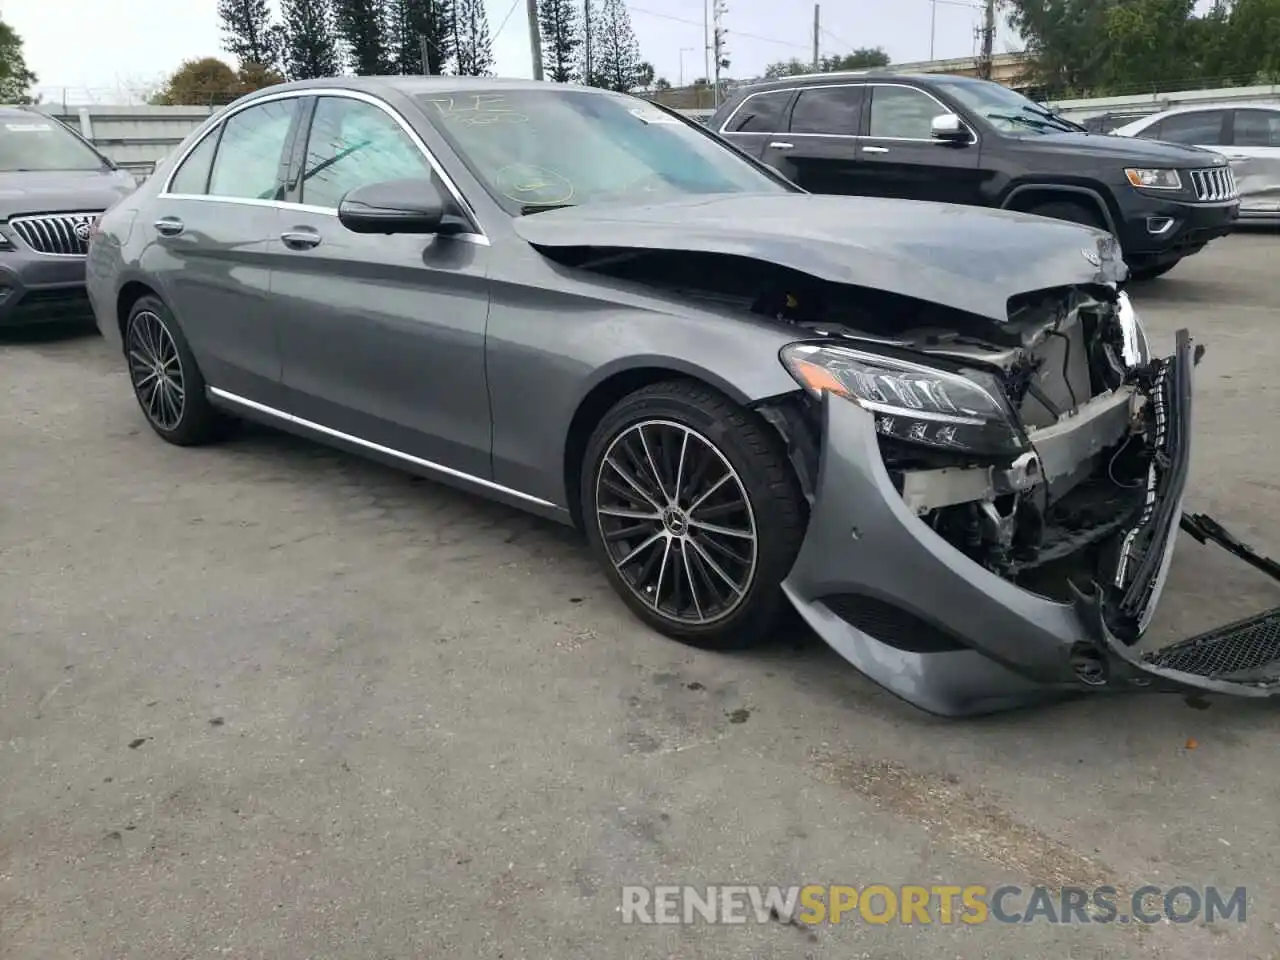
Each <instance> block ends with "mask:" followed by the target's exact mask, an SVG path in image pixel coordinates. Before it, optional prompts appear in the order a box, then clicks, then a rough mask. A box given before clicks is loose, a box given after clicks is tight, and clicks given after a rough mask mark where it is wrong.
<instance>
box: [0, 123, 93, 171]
mask: <svg viewBox="0 0 1280 960" xmlns="http://www.w3.org/2000/svg"><path fill="white" fill-rule="evenodd" d="M103 167H104V164H103V162H102V158H101V157H99V156H98V155H97V154H96V153H94V151H93V150H92V149H91V148H90V147H88V146H87V145H86V144H85V143H84V142H83V141H82V140H80V138H78V137H77V136H76V135H75V134H74V133H72V132H71V131H70V130H68V129H67V128H66V127H64V126H63V125H62V124H61V123H59V122H58V121H57V120H50V119H47V118H44V117H32V118H31V119H29V120H28V119H27V118H25V117H12V116H9V117H0V173H18V172H21V171H27V170H47V171H53V170H101V169H103Z"/></svg>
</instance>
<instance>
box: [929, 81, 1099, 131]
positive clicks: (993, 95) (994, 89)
mask: <svg viewBox="0 0 1280 960" xmlns="http://www.w3.org/2000/svg"><path fill="white" fill-rule="evenodd" d="M937 85H938V86H939V87H941V88H942V90H943V91H945V92H946V93H949V94H951V96H953V97H955V98H956V99H957V100H959V101H960V102H961V103H962V104H964V105H965V106H966V107H968V108H969V109H970V110H972V111H973V112H974V113H976V114H978V115H979V116H981V117H983V118H984V119H985V120H986V121H987V123H989V124H990V125H991V126H993V127H995V128H996V129H997V130H1000V131H1003V132H1005V133H1020V134H1038V133H1063V132H1066V131H1078V130H1080V129H1081V127H1080V126H1079V125H1077V124H1074V123H1072V122H1071V121H1069V120H1067V119H1065V118H1064V117H1059V116H1058V115H1057V114H1055V113H1054V112H1053V111H1052V110H1050V109H1049V108H1048V107H1046V106H1044V105H1043V104H1039V103H1036V102H1035V101H1034V100H1031V99H1028V98H1027V97H1024V96H1023V95H1022V94H1020V93H1018V92H1017V91H1016V90H1010V89H1009V88H1008V87H1006V86H1003V85H1002V84H999V83H993V82H991V81H989V80H956V79H948V80H942V81H937Z"/></svg>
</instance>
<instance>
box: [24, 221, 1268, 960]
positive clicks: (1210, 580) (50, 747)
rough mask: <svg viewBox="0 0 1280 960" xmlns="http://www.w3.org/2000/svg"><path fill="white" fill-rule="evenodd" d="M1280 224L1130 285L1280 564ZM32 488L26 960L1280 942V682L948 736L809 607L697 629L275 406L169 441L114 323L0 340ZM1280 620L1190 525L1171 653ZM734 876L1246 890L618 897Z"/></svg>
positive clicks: (1037, 715)
mask: <svg viewBox="0 0 1280 960" xmlns="http://www.w3.org/2000/svg"><path fill="white" fill-rule="evenodd" d="M1277 249H1280V237H1278V236H1276V235H1274V234H1265V233H1261V234H1248V235H1242V236H1236V237H1232V238H1229V239H1228V240H1226V241H1222V242H1219V243H1217V244H1215V245H1214V246H1213V247H1212V248H1211V249H1209V250H1208V251H1206V252H1205V253H1203V254H1201V255H1199V256H1197V257H1194V258H1192V259H1191V260H1188V261H1187V262H1185V263H1184V264H1182V265H1180V266H1179V267H1178V268H1177V270H1175V271H1174V272H1173V273H1171V274H1170V275H1169V276H1168V277H1166V278H1164V279H1161V280H1158V281H1155V282H1153V283H1151V284H1148V285H1147V286H1146V287H1144V288H1142V289H1140V290H1138V291H1136V293H1135V301H1136V303H1137V305H1138V307H1139V309H1140V310H1141V311H1142V313H1143V315H1144V316H1145V318H1146V320H1147V322H1148V324H1149V326H1150V327H1151V329H1152V332H1153V334H1154V336H1155V340H1156V343H1157V346H1159V347H1162V348H1169V347H1171V345H1172V339H1173V332H1174V330H1175V329H1176V328H1177V327H1179V326H1182V325H1185V326H1188V327H1190V328H1191V330H1192V332H1193V334H1194V335H1195V336H1196V337H1197V339H1198V340H1199V341H1200V342H1202V343H1205V344H1206V345H1207V347H1208V353H1207V355H1206V357H1205V359H1204V362H1203V364H1202V365H1201V367H1200V368H1199V372H1198V388H1197V389H1198V394H1197V406H1196V423H1195V441H1196V449H1195V462H1194V469H1193V475H1192V479H1191V486H1190V494H1189V499H1188V508H1189V509H1191V510H1195V511H1203V512H1208V513H1210V514H1212V515H1214V516H1216V517H1217V518H1218V519H1220V520H1221V521H1222V522H1224V523H1225V524H1227V525H1228V527H1230V528H1231V529H1233V530H1234V531H1235V532H1237V533H1238V534H1240V535H1241V536H1243V537H1244V538H1246V539H1248V540H1252V541H1253V542H1254V543H1256V544H1257V545H1258V546H1259V548H1261V549H1263V550H1264V551H1265V552H1267V553H1270V554H1271V555H1273V556H1280V509H1277V507H1280V432H1277V428H1276V415H1277V413H1280V387H1278V386H1277V374H1276V370H1277V367H1278V366H1280V347H1277V338H1276V325H1277V323H1280V293H1278V292H1277V281H1276V264H1277V262H1280V261H1278V260H1277ZM0 491H2V493H3V495H2V496H0V612H2V613H3V624H4V627H5V629H4V632H3V635H0V957H3V958H21V960H37V958H59V960H63V958H81V957H83V958H153V957H154V958H175V960H178V958H204V957H214V956H229V957H235V958H257V957H262V958H270V960H291V958H359V960H374V958H377V960H382V958H397V960H399V958H423V957H446V956H447V957H467V958H495V960H496V958H501V960H517V958H531V960H532V958H539V960H548V958H554V960H574V958H583V960H609V958H625V960H649V958H655V960H656V958H669V957H681V958H686V957H697V958H708V960H718V958H726V960H729V958H732V960H741V958H746V957H750V958H754V960H770V958H779V960H784V958H785V960H793V958H795V960H799V958H833V960H836V958H838V960H857V958H875V960H899V958H901V960H907V958H911V960H916V958H921V957H929V958H940V960H949V958H952V957H954V958H963V960H969V958H973V960H977V958H1006V957H1007V958H1010V960H1015V958H1016V960H1025V958H1029V957H1050V956H1052V957H1059V958H1068V957H1070V958H1085V957H1108V958H1110V957H1117V958H1119V957H1137V956H1151V957H1169V958H1187V960H1191V958H1195V960H1203V958H1205V957H1209V956H1221V957H1232V958H1242V960H1243V958H1253V957H1275V956H1280V935H1278V933H1277V931H1280V882H1278V881H1277V871H1278V869H1280V853H1278V849H1277V840H1278V839H1280V822H1278V820H1277V817H1276V815H1275V799H1276V797H1277V795H1278V794H1280V764H1277V762H1276V761H1277V757H1278V756H1280V749H1278V748H1277V738H1276V727H1277V725H1278V721H1280V703H1275V704H1272V703H1265V702H1263V703H1255V702H1244V701H1238V700H1235V701H1231V700H1222V699H1213V698H1210V699H1209V700H1194V699H1193V700H1190V701H1187V700H1184V699H1182V698H1180V697H1173V696H1160V697H1152V696H1142V697H1137V696H1135V697H1121V698H1114V699H1111V698H1108V699H1102V698H1094V699H1085V700H1080V701H1073V702H1069V703H1060V704H1056V705H1050V706H1045V707H1043V708H1036V709H1031V710H1025V711H1021V712H1018V713H1012V714H1005V715H1001V716H998V717H993V718H987V719H984V720H979V721H964V722H956V721H943V720H938V719H934V718H930V717H928V716H925V715H923V714H920V713H918V712H916V711H914V710H913V709H912V708H910V707H908V706H906V705H904V704H902V703H900V702H899V701H897V700H895V699H894V698H893V697H891V696H889V695H888V694H886V693H884V692H883V691H881V690H880V689H879V688H877V687H876V686H874V685H873V684H871V683H870V682H868V681H866V680H865V679H863V678H861V677H860V676H859V675H858V674H857V673H856V672H855V671H854V670H853V669H852V668H851V667H849V666H847V665H846V664H845V663H844V662H843V661H842V660H840V659H839V658H838V657H836V656H835V655H834V654H833V653H831V652H830V651H828V650H827V649H826V648H825V647H824V646H823V645H822V644H821V643H820V642H819V641H817V640H816V639H814V638H813V637H812V636H811V635H808V634H806V633H805V632H804V631H803V630H800V629H798V628H797V629H795V630H792V631H788V632H786V633H785V634H784V635H781V636H779V637H778V638H777V639H776V642H775V643H774V644H772V645H771V646H769V647H768V648H766V649H762V650H759V651H755V652H751V653H742V654H735V655H715V654H709V653H701V652H696V651H693V650H690V649H686V648H684V647H681V646H679V645H676V644H674V643H672V642H669V641H666V640H663V639H661V638H659V637H658V636H656V635H654V634H651V633H649V632H648V631H646V630H645V629H643V628H642V627H641V626H640V625H639V624H638V623H636V622H635V621H634V620H633V619H631V618H630V617H629V616H628V615H627V614H626V612H625V611H624V609H623V607H622V604H621V603H620V602H619V601H618V600H617V599H615V597H614V596H613V595H612V593H611V592H610V590H609V589H608V587H607V586H606V584H605V581H604V579H603V578H602V576H601V575H600V574H599V573H597V572H596V570H595V569H594V567H593V565H592V563H591V562H590V560H589V558H588V556H587V554H586V551H585V549H584V548H583V547H582V546H581V545H580V544H579V543H578V541H577V540H576V539H575V537H574V536H573V535H572V534H571V533H570V532H567V531H565V530H562V529H560V528H557V527H555V526H553V525H550V524H547V523H544V522H542V521H539V520H535V519H531V518H528V517H526V516H523V515H521V514H518V513H516V512H514V511H512V510H509V509H506V508H504V507H499V506H495V505H492V504H489V503H486V502H484V501H481V500H478V499H476V498H473V497H470V496H466V495H463V494H460V493H456V492H453V491H451V490H449V489H446V488H443V487H440V486H437V485H434V484H432V483H429V482H423V481H418V480H414V479H411V478H410V477H408V476H405V475H403V474H400V473H396V472H394V471H392V470H389V469H384V468H383V467H381V466H377V465H373V464H369V463H367V462H364V461H361V460H358V459H356V458H354V457H351V456H347V455H345V454H340V453H335V452H332V451H329V450H327V449H325V448H323V447H320V446H317V445H313V444H310V443H307V442H304V441H301V440H297V439H292V438H289V437H286V436H284V435H281V434H276V433H272V432H269V431H265V430H249V431H246V432H245V433H243V434H242V435H240V436H239V437H237V438H236V439H234V440H233V441H232V442H229V443H227V444H225V445H222V446H220V447H214V448H208V449H200V450H180V449H176V448H173V447H170V446H168V445H166V444H164V443H162V442H160V441H159V440H158V439H157V438H156V437H154V436H153V435H152V434H151V432H150V431H149V430H148V429H147V427H146V426H145V425H144V423H143V421H142V417H141V414H140V413H139V411H138V410H137V408H136V405H135V403H134V401H133V399H132V397H131V395H130V392H129V389H128V383H127V380H126V376H125V374H124V372H123V366H122V363H121V362H119V359H118V358H117V357H116V356H114V355H112V353H111V351H109V350H108V349H107V347H106V345H105V344H104V342H103V341H102V340H100V339H99V338H98V337H97V336H96V334H92V333H84V332H80V333H75V332H55V331H45V332H42V333H39V334H27V335H12V334H11V335H9V336H8V337H7V338H5V339H3V340H0ZM1277 604H1280V584H1275V583H1272V582H1270V581H1268V580H1266V579H1265V578H1263V577H1262V576H1261V575H1259V574H1258V573H1256V572H1254V571H1252V570H1250V569H1249V568H1247V567H1246V566H1244V565H1243V564H1242V563H1240V562H1239V561H1237V560H1235V559H1234V558H1232V557H1230V556H1228V555H1227V554H1225V553H1223V552H1222V551H1220V550H1217V549H1216V548H1212V547H1203V546H1200V545H1199V544H1196V543H1195V542H1194V541H1191V540H1188V539H1187V538H1186V537H1183V542H1182V543H1181V545H1180V549H1179V553H1178V555H1177V558H1176V562H1175V564H1174V569H1173V573H1172V575H1171V579H1170V583H1169V587H1168V590H1167V593H1166V597H1165V601H1164V604H1163V607H1162V610H1161V613H1160V615H1159V617H1158V620H1157V623H1156V624H1155V627H1154V638H1155V639H1156V640H1157V641H1161V640H1167V639H1170V638H1172V637H1174V636H1178V635H1186V634H1189V633H1192V632H1198V631H1200V630H1202V629H1204V628H1206V627H1208V626H1210V625H1213V624H1215V623H1218V622H1223V621H1227V620H1230V619H1235V618H1237V617H1239V616H1242V615H1244V614H1247V613H1251V612H1254V611H1257V610H1262V609H1265V608H1269V607H1273V606H1276V605H1277ZM734 883H742V884H770V883H776V884H782V885H791V884H804V883H832V884H849V885H854V886H857V887H864V886H866V885H868V884H873V883H885V884H889V885H893V886H896V885H901V884H919V885H923V886H926V887H931V886H935V885H939V884H948V885H957V886H967V885H986V886H987V887H989V888H994V887H996V886H999V885H1001V884H1015V885H1021V886H1023V887H1030V886H1031V885H1034V884H1047V885H1050V886H1053V887H1059V886H1062V885H1064V884H1069V885H1081V886H1085V887H1094V886H1096V885H1099V884H1104V885H1106V884H1109V885H1115V886H1117V887H1119V888H1122V889H1124V890H1133V889H1136V888H1137V887H1139V886H1141V885H1143V884H1152V885H1156V886H1159V887H1162V888H1164V889H1166V890H1167V889H1169V888H1172V887H1174V886H1176V885H1179V884H1186V885H1190V886H1193V887H1198V888H1203V887H1205V886H1206V885H1210V884H1215V885H1219V886H1221V887H1224V888H1227V890H1228V892H1229V891H1230V890H1232V889H1234V888H1235V887H1239V886H1244V887H1247V889H1248V894H1249V900H1248V910H1247V914H1246V919H1245V921H1244V922H1243V923H1241V922H1238V921H1236V920H1231V921H1227V922H1224V921H1219V922H1218V923H1215V924H1205V923H1201V922H1191V923H1186V924H1174V923H1168V922H1164V923H1159V924H1155V925H1145V924H1136V923H1135V924H1127V925H1125V924H1119V923H1112V924H1096V923H1094V924H1082V923H1075V924H1071V925H1052V924H1049V923H1046V922H1044V921H1043V920H1041V921H1038V922H1036V923H1030V924H1016V923H1014V924H1008V923H997V922H994V921H991V922H988V923H985V924H981V925H966V924H957V923H953V924H949V925H948V924H943V923H939V922H935V923H932V924H929V925H925V924H919V923H917V924H912V925H902V924H899V923H889V924H872V923H869V922H867V921H866V920H864V919H861V918H860V917H859V916H858V914H857V912H856V911H855V912H854V914H853V915H852V916H848V917H846V918H845V921H844V922H842V923H839V924H836V925H831V924H821V925H817V926H813V927H809V926H806V925H804V924H785V923H781V922H768V923H763V924H758V923H754V922H753V923H747V924H741V925H729V926H726V925H719V926H713V925H709V924H706V923H702V922H699V923H695V924H693V925H657V926H646V925H628V924H624V923H623V922H622V914H621V913H620V912H619V907H620V904H621V897H622V893H621V888H622V887H623V886H624V885H629V884H693V885H706V884H734ZM1125 905H1126V904H1125V903H1123V902H1122V903H1121V907H1122V908H1123V907H1124V906H1125ZM1024 906H1025V897H1024V898H1022V900H1018V899H1016V898H1015V899H1014V900H1011V901H1010V902H1009V906H1008V909H1010V910H1013V909H1021V908H1022V907H1024ZM1121 912H1125V911H1124V910H1123V909H1122V910H1121ZM934 920H935V921H936V920H938V916H937V912H936V910H935V912H934Z"/></svg>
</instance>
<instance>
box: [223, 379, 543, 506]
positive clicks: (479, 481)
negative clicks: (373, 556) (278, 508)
mask: <svg viewBox="0 0 1280 960" xmlns="http://www.w3.org/2000/svg"><path fill="white" fill-rule="evenodd" d="M208 390H209V394H210V395H211V396H213V397H217V398H218V399H219V400H222V401H225V402H226V403H233V404H235V405H236V406H240V407H244V408H246V409H248V410H253V411H255V412H257V413H261V414H263V415H265V416H268V417H272V418H274V419H276V420H282V421H284V422H285V423H289V424H292V425H293V426H295V427H301V428H303V429H304V430H310V431H312V432H313V433H319V434H323V435H324V436H327V437H332V438H334V439H335V440H341V441H343V442H344V443H350V444H354V445H355V446H358V447H363V448H364V449H366V450H370V451H372V452H374V453H380V454H383V455H384V456H388V457H394V458H395V459H397V460H401V461H403V462H404V463H410V464H413V465H414V466H415V467H419V468H421V469H423V470H429V471H430V472H432V473H437V474H440V475H442V476H446V477H452V478H454V479H455V480H463V481H465V482H467V483H470V484H473V485H475V486H477V487H480V488H482V489H485V490H489V491H491V492H493V493H499V494H503V495H505V496H508V497H514V498H516V499H517V500H523V501H524V502H525V503H529V504H533V505H534V506H537V507H544V508H550V509H552V510H559V509H561V508H560V507H557V506H556V505H555V504H554V503H551V502H550V501H549V500H543V499H541V498H539V497H534V496H531V495H529V494H527V493H521V492H520V491H519V490H513V489H511V488H510V487H504V486H503V485H502V484H500V483H494V482H493V481H492V480H485V479H484V478H483V477H476V476H472V475H471V474H469V473H463V472H462V471H461V470H455V469H453V468H452V467H446V466H444V465H443V464H440V463H435V462H433V461H431V460H423V459H422V458H421V457H415V456H413V455H412V454H408V453H403V452H401V451H399V450H393V449H392V448H391V447H384V446H383V445H382V444H380V443H374V442H373V441H371V440H363V439H361V438H360V437H356V436H352V435H351V434H349V433H343V432H342V431H341V430H334V429H333V428H332V427H326V426H325V425H324V424H322V423H315V422H314V421H311V420H304V419H303V418H302V417H295V416H294V415H293V414H291V413H285V412H284V411H283V410H277V409H276V408H275V407H269V406H267V405H266V404H265V403H258V402H257V401H256V400H249V399H246V398H245V397H241V396H237V395H236V394H234V393H230V392H228V391H226V390H223V389H221V388H219V387H209V388H208Z"/></svg>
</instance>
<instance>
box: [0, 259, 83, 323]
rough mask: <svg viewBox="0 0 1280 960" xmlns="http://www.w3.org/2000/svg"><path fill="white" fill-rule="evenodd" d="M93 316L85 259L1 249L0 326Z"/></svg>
mask: <svg viewBox="0 0 1280 960" xmlns="http://www.w3.org/2000/svg"><path fill="white" fill-rule="evenodd" d="M89 316H90V305H89V300H88V296H87V295H86V293H85V262H84V260H83V258H80V257H45V256H40V255H38V254H29V253H27V252H25V251H22V250H5V251H0V327H16V326H26V325H28V324H38V323H55V322H58V321H64V320H80V319H88V318H89Z"/></svg>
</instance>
